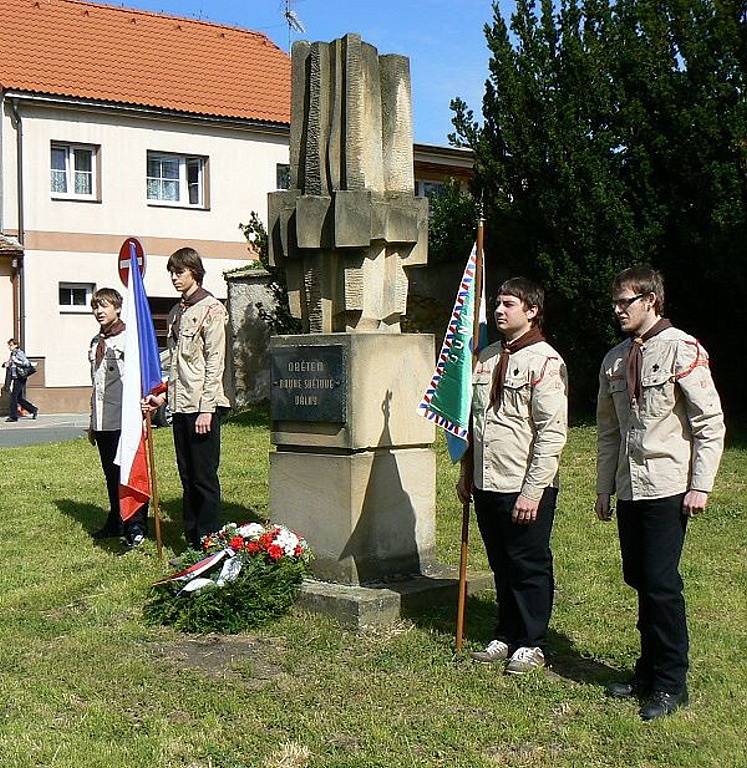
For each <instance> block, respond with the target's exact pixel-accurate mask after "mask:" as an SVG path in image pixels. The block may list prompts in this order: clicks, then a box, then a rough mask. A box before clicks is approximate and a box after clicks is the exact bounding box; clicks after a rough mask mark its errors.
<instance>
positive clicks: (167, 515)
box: [54, 499, 264, 555]
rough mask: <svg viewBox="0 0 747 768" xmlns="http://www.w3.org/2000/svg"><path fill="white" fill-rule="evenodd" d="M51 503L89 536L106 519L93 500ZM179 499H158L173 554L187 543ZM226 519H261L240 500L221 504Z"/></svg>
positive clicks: (111, 547)
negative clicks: (88, 501) (237, 502)
mask: <svg viewBox="0 0 747 768" xmlns="http://www.w3.org/2000/svg"><path fill="white" fill-rule="evenodd" d="M54 503H55V506H56V507H57V509H59V510H60V512H62V513H63V514H64V515H67V516H68V517H70V518H71V519H73V520H75V521H76V522H77V523H78V524H79V525H80V526H81V528H82V529H83V530H84V531H85V532H86V533H87V534H88V535H89V536H91V535H92V534H93V533H94V531H96V530H98V529H99V528H101V526H103V524H104V522H105V521H106V516H107V511H106V510H105V509H103V508H102V507H99V506H97V505H96V504H89V503H87V502H82V501H76V500H75V499H56V500H55V502H54ZM181 510H182V502H181V499H166V500H163V499H162V500H161V503H160V512H161V515H160V517H161V539H162V541H163V545H164V547H167V548H169V549H171V550H173V552H174V554H175V555H180V554H181V553H182V552H184V551H185V550H186V549H187V544H186V542H185V540H184V536H183V526H182V520H181ZM228 522H235V523H239V524H241V523H251V522H259V523H261V522H264V519H263V518H261V517H260V516H259V515H258V514H257V512H256V511H255V510H253V509H251V508H250V507H244V506H242V505H240V504H224V505H223V508H222V510H221V525H224V524H225V523H228ZM147 535H148V537H149V538H151V539H154V540H155V537H156V534H155V521H154V518H153V510H152V509H150V510H149V511H148V534H147ZM92 541H93V544H94V546H96V547H99V549H103V550H105V551H106V552H111V553H113V554H122V553H123V552H126V551H128V548H127V546H126V545H125V544H123V543H122V542H121V541H120V540H119V539H117V538H112V539H92Z"/></svg>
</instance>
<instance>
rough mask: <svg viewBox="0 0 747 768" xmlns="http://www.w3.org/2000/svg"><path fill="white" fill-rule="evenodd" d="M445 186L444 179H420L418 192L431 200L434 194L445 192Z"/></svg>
mask: <svg viewBox="0 0 747 768" xmlns="http://www.w3.org/2000/svg"><path fill="white" fill-rule="evenodd" d="M445 186H446V184H444V182H443V181H419V182H418V194H419V195H421V196H422V197H427V198H428V199H429V200H430V199H431V198H432V197H433V196H434V195H438V194H440V193H441V192H443V190H444V187H445Z"/></svg>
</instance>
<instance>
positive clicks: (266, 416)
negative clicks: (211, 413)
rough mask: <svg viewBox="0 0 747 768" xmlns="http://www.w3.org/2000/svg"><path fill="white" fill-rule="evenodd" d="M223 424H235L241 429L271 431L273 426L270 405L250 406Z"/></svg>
mask: <svg viewBox="0 0 747 768" xmlns="http://www.w3.org/2000/svg"><path fill="white" fill-rule="evenodd" d="M223 423H224V424H235V425H237V426H240V427H266V428H267V429H269V428H270V425H271V421H270V404H269V403H260V404H258V405H250V406H249V407H247V408H246V409H245V410H243V411H236V412H233V413H232V414H231V415H230V416H228V417H227V418H226V420H225V421H224V422H223Z"/></svg>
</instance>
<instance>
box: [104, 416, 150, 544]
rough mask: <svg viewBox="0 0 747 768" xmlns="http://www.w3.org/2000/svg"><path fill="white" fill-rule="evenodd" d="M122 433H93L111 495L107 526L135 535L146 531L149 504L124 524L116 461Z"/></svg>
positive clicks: (107, 489) (105, 431)
mask: <svg viewBox="0 0 747 768" xmlns="http://www.w3.org/2000/svg"><path fill="white" fill-rule="evenodd" d="M120 435H121V430H119V429H112V430H101V431H94V433H93V436H94V439H95V441H96V447H97V448H98V449H99V458H100V459H101V469H103V470H104V477H105V478H106V492H107V495H108V496H109V515H108V517H107V518H106V523H105V526H106V528H108V529H109V530H111V531H116V530H122V529H123V530H124V531H125V533H126V534H127V535H128V536H134V535H135V533H138V532H140V533H145V532H146V528H147V522H148V505H147V504H144V505H143V506H142V507H140V509H139V510H138V511H137V512H136V513H135V514H134V515H133V516H132V517H131V518H130V519H129V520H128V521H127V522H126V523H125V524H124V525H123V524H122V519H121V517H120V513H119V465H118V464H115V463H114V457H115V456H116V455H117V445H118V444H119V436H120Z"/></svg>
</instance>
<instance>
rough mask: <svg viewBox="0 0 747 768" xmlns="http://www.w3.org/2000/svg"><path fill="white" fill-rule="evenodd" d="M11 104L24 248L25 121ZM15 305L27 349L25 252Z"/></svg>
mask: <svg viewBox="0 0 747 768" xmlns="http://www.w3.org/2000/svg"><path fill="white" fill-rule="evenodd" d="M8 102H9V103H10V110H11V115H12V117H11V119H12V122H13V127H14V128H15V129H16V197H17V202H18V242H19V243H20V244H21V247H23V241H24V210H23V120H22V119H21V113H20V112H19V110H18V100H17V99H8ZM15 267H16V270H15V289H16V290H15V293H14V299H15V302H14V304H15V305H16V306H17V308H18V311H17V313H14V314H15V317H14V320H15V323H14V325H15V333H14V335H15V337H16V338H17V339H18V343H19V345H20V347H21V349H25V348H26V338H25V337H26V301H25V293H26V291H25V290H24V283H25V281H24V264H23V251H21V253H20V254H19V255H18V257H17V259H16V265H15Z"/></svg>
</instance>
